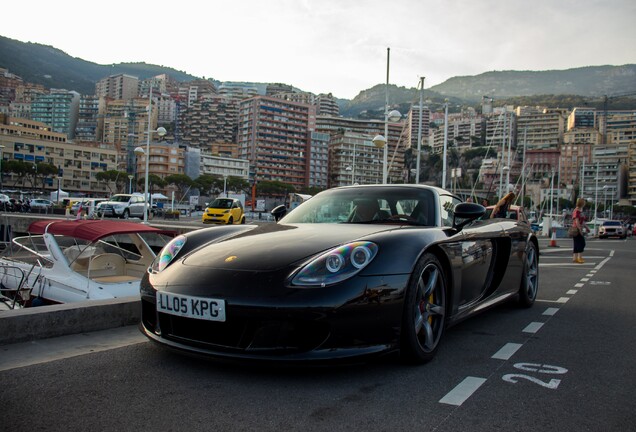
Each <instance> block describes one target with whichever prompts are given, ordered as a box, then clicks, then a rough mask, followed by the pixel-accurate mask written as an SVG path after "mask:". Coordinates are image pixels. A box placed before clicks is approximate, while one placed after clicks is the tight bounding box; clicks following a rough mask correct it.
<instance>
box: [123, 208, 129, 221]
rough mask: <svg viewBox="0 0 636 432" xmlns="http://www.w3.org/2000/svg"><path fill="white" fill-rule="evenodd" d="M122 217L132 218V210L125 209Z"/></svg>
mask: <svg viewBox="0 0 636 432" xmlns="http://www.w3.org/2000/svg"><path fill="white" fill-rule="evenodd" d="M121 217H122V218H123V219H130V210H128V209H126V210H124V212H123V213H122V215H121Z"/></svg>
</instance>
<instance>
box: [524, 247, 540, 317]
mask: <svg viewBox="0 0 636 432" xmlns="http://www.w3.org/2000/svg"><path fill="white" fill-rule="evenodd" d="M538 290H539V254H538V252H537V247H536V246H535V244H534V243H532V242H529V243H528V248H527V249H526V257H525V261H524V263H523V273H522V275H521V286H520V287H519V304H520V305H521V306H523V307H527V308H528V307H530V306H532V305H533V304H534V301H535V299H536V298H537V291H538Z"/></svg>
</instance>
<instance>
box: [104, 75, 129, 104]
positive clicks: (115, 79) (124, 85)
mask: <svg viewBox="0 0 636 432" xmlns="http://www.w3.org/2000/svg"><path fill="white" fill-rule="evenodd" d="M95 96H97V97H108V98H111V99H123V100H129V99H133V98H136V97H138V96H139V78H137V77H136V76H132V75H126V74H117V75H111V76H109V77H107V78H102V79H101V80H99V81H97V84H96V85H95Z"/></svg>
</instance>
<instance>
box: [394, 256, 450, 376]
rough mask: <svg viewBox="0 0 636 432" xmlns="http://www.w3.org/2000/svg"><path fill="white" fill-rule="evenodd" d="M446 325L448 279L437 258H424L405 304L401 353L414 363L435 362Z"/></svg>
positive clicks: (419, 264)
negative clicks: (434, 358)
mask: <svg viewBox="0 0 636 432" xmlns="http://www.w3.org/2000/svg"><path fill="white" fill-rule="evenodd" d="M445 325H446V277H445V275H444V270H443V268H442V265H441V264H440V262H439V260H438V259H437V257H436V256H435V255H433V254H431V253H427V254H424V256H423V257H422V258H421V259H420V261H419V262H418V263H417V266H416V267H415V271H414V272H413V277H411V281H410V282H409V286H408V289H407V291H406V298H405V300H404V314H403V319H402V334H401V341H400V353H401V356H402V358H403V359H404V360H406V361H408V362H410V363H417V364H421V363H426V362H428V361H430V360H432V359H433V357H434V356H435V353H436V352H437V348H438V347H439V344H440V342H441V340H442V334H443V333H444V327H445Z"/></svg>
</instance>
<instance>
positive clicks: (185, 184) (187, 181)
mask: <svg viewBox="0 0 636 432" xmlns="http://www.w3.org/2000/svg"><path fill="white" fill-rule="evenodd" d="M164 180H165V181H166V183H167V184H168V185H174V186H176V187H177V191H178V198H179V201H181V200H182V199H183V197H184V196H185V194H186V193H187V192H188V190H189V189H190V188H191V187H192V186H193V185H194V184H195V183H194V181H193V180H192V179H191V178H190V177H188V176H187V175H185V174H172V175H169V176H168V177H166V178H165V179H164Z"/></svg>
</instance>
